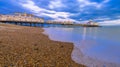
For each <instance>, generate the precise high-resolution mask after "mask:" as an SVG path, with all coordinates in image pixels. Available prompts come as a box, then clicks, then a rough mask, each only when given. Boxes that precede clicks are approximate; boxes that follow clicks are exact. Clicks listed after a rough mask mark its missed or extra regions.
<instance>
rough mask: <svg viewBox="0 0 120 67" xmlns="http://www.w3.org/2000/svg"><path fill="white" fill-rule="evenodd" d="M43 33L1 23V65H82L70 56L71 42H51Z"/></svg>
mask: <svg viewBox="0 0 120 67" xmlns="http://www.w3.org/2000/svg"><path fill="white" fill-rule="evenodd" d="M42 32H44V30H43V29H42V28H36V27H25V26H16V25H10V24H0V67H85V66H84V65H80V64H77V63H75V62H74V61H73V60H72V59H71V52H72V50H73V44H72V43H66V42H58V41H52V40H50V39H49V38H48V36H46V35H44V34H42Z"/></svg>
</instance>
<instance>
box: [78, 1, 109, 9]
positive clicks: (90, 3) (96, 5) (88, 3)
mask: <svg viewBox="0 0 120 67" xmlns="http://www.w3.org/2000/svg"><path fill="white" fill-rule="evenodd" d="M77 1H78V2H79V5H80V8H85V7H88V6H93V7H96V8H98V9H99V8H101V7H102V6H103V5H104V4H105V3H108V2H109V1H110V0H104V1H102V2H101V3H97V2H91V1H89V0H77Z"/></svg>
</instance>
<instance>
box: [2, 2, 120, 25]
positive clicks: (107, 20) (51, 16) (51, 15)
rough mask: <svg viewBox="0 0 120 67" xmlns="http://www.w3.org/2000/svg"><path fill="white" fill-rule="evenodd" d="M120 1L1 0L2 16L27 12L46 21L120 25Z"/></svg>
mask: <svg viewBox="0 0 120 67" xmlns="http://www.w3.org/2000/svg"><path fill="white" fill-rule="evenodd" d="M119 4H120V0H0V14H13V13H14V12H26V13H31V14H34V15H36V16H39V17H42V18H44V19H45V20H71V21H74V22H87V21H88V20H91V19H92V20H94V21H96V22H99V23H101V24H103V25H120V5H119Z"/></svg>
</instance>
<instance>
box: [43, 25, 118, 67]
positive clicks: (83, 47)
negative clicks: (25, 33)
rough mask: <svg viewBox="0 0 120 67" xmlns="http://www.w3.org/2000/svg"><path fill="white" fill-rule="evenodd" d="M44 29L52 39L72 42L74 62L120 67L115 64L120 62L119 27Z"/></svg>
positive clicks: (91, 66) (93, 65) (92, 65)
mask: <svg viewBox="0 0 120 67" xmlns="http://www.w3.org/2000/svg"><path fill="white" fill-rule="evenodd" d="M44 29H45V33H46V34H48V35H49V37H50V39H52V40H57V41H62V42H72V43H74V49H73V51H72V54H71V57H72V59H73V60H74V61H75V62H77V63H80V64H81V63H82V64H85V65H87V66H89V67H96V66H97V67H105V66H106V67H120V65H118V66H116V65H117V63H120V52H119V51H120V42H119V41H120V37H119V36H117V35H119V34H120V31H119V29H120V28H119V29H116V28H99V27H94V28H92V27H91V28H88V27H80V28H44ZM112 31H114V32H112ZM115 32H117V33H115ZM113 63H114V64H113ZM115 63H116V64H115Z"/></svg>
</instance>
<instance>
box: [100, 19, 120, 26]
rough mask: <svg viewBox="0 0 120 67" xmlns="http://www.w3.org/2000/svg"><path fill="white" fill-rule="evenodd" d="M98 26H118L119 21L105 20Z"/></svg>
mask: <svg viewBox="0 0 120 67" xmlns="http://www.w3.org/2000/svg"><path fill="white" fill-rule="evenodd" d="M99 24H100V25H104V26H109V25H120V19H117V20H107V21H102V22H99Z"/></svg>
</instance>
